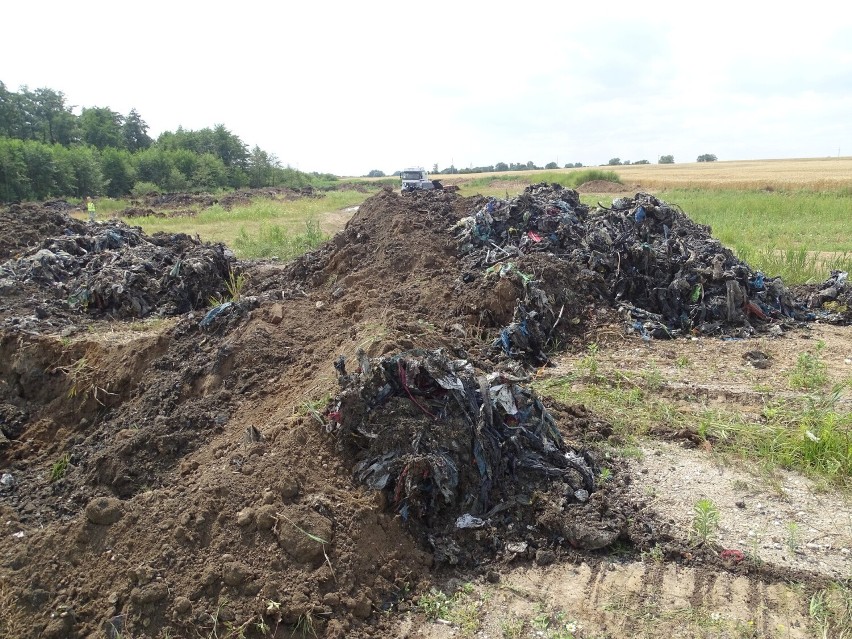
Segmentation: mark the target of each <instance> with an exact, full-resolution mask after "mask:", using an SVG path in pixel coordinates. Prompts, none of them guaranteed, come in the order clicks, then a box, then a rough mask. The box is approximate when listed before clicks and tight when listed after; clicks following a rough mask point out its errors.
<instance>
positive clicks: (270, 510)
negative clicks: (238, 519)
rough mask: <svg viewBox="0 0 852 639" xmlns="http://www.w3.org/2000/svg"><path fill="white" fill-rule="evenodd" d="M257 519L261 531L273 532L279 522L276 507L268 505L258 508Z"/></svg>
mask: <svg viewBox="0 0 852 639" xmlns="http://www.w3.org/2000/svg"><path fill="white" fill-rule="evenodd" d="M256 519H257V527H258V528H259V529H260V530H271V529H272V527H273V526H274V525H275V522H276V520H277V517H276V508H275V506H273V505H272V504H267V505H265V506H261V507H260V508H258V509H257V517H256Z"/></svg>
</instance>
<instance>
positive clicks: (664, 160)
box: [659, 155, 675, 164]
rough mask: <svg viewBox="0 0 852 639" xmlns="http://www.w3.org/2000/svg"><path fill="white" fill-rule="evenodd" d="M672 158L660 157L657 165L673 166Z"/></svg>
mask: <svg viewBox="0 0 852 639" xmlns="http://www.w3.org/2000/svg"><path fill="white" fill-rule="evenodd" d="M674 163H675V161H674V156H673V155H661V156H660V160H659V164H674Z"/></svg>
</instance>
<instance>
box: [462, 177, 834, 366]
mask: <svg viewBox="0 0 852 639" xmlns="http://www.w3.org/2000/svg"><path fill="white" fill-rule="evenodd" d="M457 240H458V245H459V249H460V251H461V253H462V254H463V255H465V256H466V258H467V260H468V261H469V263H470V265H471V267H472V268H478V269H487V270H488V272H496V273H498V274H500V275H501V276H510V275H512V271H513V269H514V267H515V261H517V260H518V259H520V258H521V257H522V256H525V255H529V254H534V253H544V254H547V255H549V256H551V257H553V258H556V259H558V260H560V261H562V262H565V263H568V264H571V265H572V266H574V267H575V268H577V269H579V271H580V272H581V273H584V274H585V279H586V280H587V281H588V282H590V283H592V284H593V288H595V289H596V290H597V291H598V292H599V293H600V295H601V296H602V297H603V298H604V300H605V301H606V302H608V303H610V304H613V305H616V306H618V308H619V309H620V310H622V311H623V313H624V315H625V317H626V318H627V321H628V326H629V328H630V330H632V331H635V332H636V333H638V334H640V335H641V336H642V337H643V338H646V339H650V338H651V337H653V338H664V339H668V338H673V337H677V336H681V335H728V336H748V335H752V334H754V333H757V332H766V331H770V330H777V328H776V329H773V326H776V327H777V325H778V324H784V323H789V322H801V321H810V320H814V319H817V317H819V318H821V319H825V320H826V321H832V320H834V321H842V315H840V314H838V312H837V310H832V309H831V307H830V306H829V307H826V306H825V301H827V298H829V297H831V296H832V295H834V298H836V297H837V295H838V294H839V292H838V289H837V286H834V287H833V288H832V285H830V284H829V283H826V286H825V287H824V290H823V292H822V293H820V294H819V295H818V296H820V300H815V302H819V304H818V305H817V304H810V305H807V304H806V303H805V301H804V300H801V299H797V298H796V297H794V296H793V295H792V294H791V292H790V290H789V289H788V288H787V287H786V286H785V285H784V283H783V282H782V281H781V279H780V278H777V277H775V278H772V277H766V276H765V275H764V274H762V273H760V272H758V271H754V270H753V269H752V268H751V267H749V265H748V264H746V263H745V262H743V261H741V260H739V259H738V258H737V257H736V256H735V255H734V254H733V252H732V251H731V250H730V249H728V248H726V247H724V246H722V244H721V242H719V241H718V240H716V239H714V238H713V237H712V235H711V231H710V228H709V227H708V226H705V225H701V224H697V223H695V222H693V221H692V220H690V219H689V218H688V217H687V216H686V215H685V214H684V213H683V212H682V211H681V210H680V209H679V208H678V207H677V206H675V205H670V204H667V203H666V202H663V201H661V200H659V199H657V198H656V197H654V196H653V195H649V194H647V193H637V194H636V196H635V197H633V198H617V199H615V200H613V202H612V206H611V207H606V206H603V205H600V206H599V207H598V208H596V209H590V208H589V207H588V206H587V205H585V204H583V203H581V202H580V200H579V196H578V195H577V193H576V191H573V190H570V189H563V188H562V187H560V186H559V185H556V184H553V185H547V184H543V183H542V184H536V185H532V186H530V187H528V188H527V189H525V190H524V192H523V193H522V194H521V195H519V196H517V197H515V198H512V199H508V200H497V199H489V200H488V201H487V202H485V203H484V204H483V205H481V206H479V207H478V208H477V209H476V210H475V211H473V212H472V214H471V215H470V216H468V217H467V218H465V219H463V220H462V221H461V222H460V223H459V224H458V225H457ZM514 271H515V276H518V275H519V276H520V277H522V278H523V279H524V284H525V286H526V289H527V293H526V298H525V300H524V303H522V304H519V305H518V309H517V311H516V316H515V321H514V322H513V323H512V324H511V325H510V326H509V327H507V328H505V329H504V330H503V331H502V332H501V336H500V339H499V340H498V343H496V344H495V346H497V347H500V348H502V349H503V350H504V351H505V353H506V354H507V355H509V356H514V355H518V354H522V355H524V356H526V357H527V358H528V359H533V360H539V362H538V363H541V360H542V359H543V357H544V355H543V353H542V350H541V349H542V346H543V345H542V341H543V339H546V337H547V336H548V335H549V334H550V333H551V332H552V331H553V329H554V328H555V326H556V324H557V323H558V321H559V318H560V317H561V314H562V313H561V310H560V309H557V308H554V307H553V304H552V303H551V301H550V300H549V298H548V296H547V295H545V294H544V293H543V291H542V288H541V284H542V282H540V281H537V280H536V278H535V277H534V276H533V275H532V274H528V273H522V272H518V271H517V269H514ZM816 306H818V307H819V308H820V309H821V310H820V311H819V314H817V313H816V312H815V311H814V310H812V309H814V308H815V307H816ZM563 310H564V309H563ZM530 355H532V357H530Z"/></svg>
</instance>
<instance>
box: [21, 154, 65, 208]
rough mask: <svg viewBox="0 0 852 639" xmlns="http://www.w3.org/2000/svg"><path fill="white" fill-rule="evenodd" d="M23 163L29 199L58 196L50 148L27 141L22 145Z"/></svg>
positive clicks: (54, 167)
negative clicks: (28, 185) (25, 167)
mask: <svg viewBox="0 0 852 639" xmlns="http://www.w3.org/2000/svg"><path fill="white" fill-rule="evenodd" d="M24 162H26V165H27V177H28V178H29V184H30V198H32V199H36V200H43V199H45V198H48V197H50V196H52V195H58V194H59V193H57V189H56V179H55V175H54V173H55V171H56V166H55V163H54V160H53V153H51V149H50V146H48V145H47V144H43V143H41V142H37V141H35V140H28V141H27V142H25V143H24Z"/></svg>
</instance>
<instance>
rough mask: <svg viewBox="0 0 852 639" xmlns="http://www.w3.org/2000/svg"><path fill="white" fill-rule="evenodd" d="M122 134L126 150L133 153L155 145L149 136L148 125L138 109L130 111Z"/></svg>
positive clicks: (122, 128)
mask: <svg viewBox="0 0 852 639" xmlns="http://www.w3.org/2000/svg"><path fill="white" fill-rule="evenodd" d="M121 132H122V134H123V135H124V148H126V149H127V150H128V151H130V152H131V153H135V152H136V151H141V150H143V149H147V148H148V147H150V146H151V144H152V143H153V140H152V139H151V138H150V137H149V136H148V125H147V124H146V123H145V120H143V119H142V116H140V115H139V112H138V111H136V109H130V113H128V114H127V117H126V118H125V119H124V124H123V125H122V127H121Z"/></svg>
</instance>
